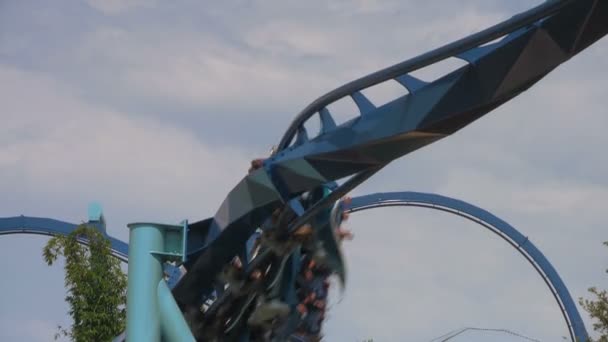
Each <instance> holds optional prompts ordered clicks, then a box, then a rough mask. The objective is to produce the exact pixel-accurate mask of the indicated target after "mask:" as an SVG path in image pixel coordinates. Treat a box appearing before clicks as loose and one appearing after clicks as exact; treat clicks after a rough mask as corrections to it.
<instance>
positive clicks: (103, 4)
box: [86, 0, 157, 14]
mask: <svg viewBox="0 0 608 342" xmlns="http://www.w3.org/2000/svg"><path fill="white" fill-rule="evenodd" d="M86 2H87V4H88V5H89V6H91V7H93V8H94V9H96V10H98V11H101V12H103V13H105V14H119V13H123V12H126V11H129V10H133V9H135V8H138V7H142V6H144V7H148V6H153V5H154V4H156V2H157V1H156V0H86Z"/></svg>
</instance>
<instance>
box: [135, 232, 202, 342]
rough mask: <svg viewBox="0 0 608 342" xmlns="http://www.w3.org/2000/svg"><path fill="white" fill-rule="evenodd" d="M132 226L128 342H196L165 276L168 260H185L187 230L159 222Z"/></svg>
mask: <svg viewBox="0 0 608 342" xmlns="http://www.w3.org/2000/svg"><path fill="white" fill-rule="evenodd" d="M128 227H129V230H130V231H129V273H128V285H127V342H140V341H146V342H160V341H166V342H182V341H184V342H185V341H187V342H191V341H195V339H194V337H193V335H192V332H191V331H190V328H189V327H188V324H187V323H186V320H185V319H184V316H183V315H182V313H181V311H180V310H179V308H178V306H177V303H176V302H175V299H174V298H173V295H172V294H171V290H169V287H168V286H167V283H166V282H165V279H164V274H163V264H164V262H165V261H175V262H181V261H183V258H184V250H183V246H184V240H185V238H186V237H185V235H186V227H185V226H184V225H183V224H182V225H167V224H158V223H131V224H129V225H128Z"/></svg>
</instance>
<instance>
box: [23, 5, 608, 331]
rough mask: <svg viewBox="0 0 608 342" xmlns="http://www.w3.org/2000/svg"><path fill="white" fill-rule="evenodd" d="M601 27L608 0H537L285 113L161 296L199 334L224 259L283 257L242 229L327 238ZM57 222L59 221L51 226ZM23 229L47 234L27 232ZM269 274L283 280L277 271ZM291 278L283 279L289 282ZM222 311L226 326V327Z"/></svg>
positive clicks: (190, 234) (525, 246) (524, 245)
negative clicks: (340, 207) (389, 93)
mask: <svg viewBox="0 0 608 342" xmlns="http://www.w3.org/2000/svg"><path fill="white" fill-rule="evenodd" d="M607 33H608V0H552V1H546V2H544V3H543V4H541V5H539V6H537V7H535V8H533V9H530V10H529V11H526V12H524V13H521V14H518V15H516V16H514V17H512V18H510V19H508V20H506V21H504V22H502V23H500V24H497V25H495V26H493V27H490V28H488V29H486V30H483V31H481V32H479V33H476V34H473V35H471V36H469V37H467V38H464V39H461V40H459V41H456V42H454V43H451V44H448V45H446V46H444V47H441V48H439V49H436V50H433V51H431V52H428V53H426V54H423V55H420V56H418V57H415V58H413V59H410V60H408V61H405V62H402V63H399V64H396V65H393V66H391V67H388V68H386V69H383V70H380V71H378V72H375V73H372V74H370V75H368V76H365V77H362V78H360V79H358V80H355V81H353V82H350V83H348V84H346V85H343V86H341V87H339V88H337V89H336V90H334V91H331V92H329V93H327V94H325V95H323V96H321V97H320V98H318V99H317V100H315V101H313V102H312V103H311V104H310V105H309V106H307V107H306V108H305V109H304V110H303V111H301V112H300V113H299V114H298V115H297V116H296V118H295V119H294V120H293V122H292V123H291V125H290V126H289V127H288V129H287V131H286V132H285V133H284V135H283V136H282V138H281V140H280V142H279V144H278V145H277V148H276V150H275V151H274V153H273V154H272V155H271V156H270V157H269V158H267V159H266V160H265V161H264V162H263V164H262V166H261V167H260V168H257V169H255V170H252V172H250V173H249V174H248V175H247V176H245V177H244V178H243V179H242V180H241V181H240V182H239V183H238V184H237V185H236V186H235V187H234V188H233V189H232V190H231V191H230V193H229V194H228V196H227V197H226V199H225V200H224V201H223V203H222V204H221V206H220V208H219V210H218V211H217V213H216V214H215V216H214V217H212V218H208V219H206V220H202V221H199V222H195V223H192V224H189V225H188V226H187V227H186V228H187V245H186V248H185V251H184V254H185V259H187V261H186V262H185V263H184V266H185V267H186V269H187V273H186V274H185V275H184V276H183V277H182V278H181V280H180V281H179V282H178V283H177V285H176V286H175V287H174V288H173V290H172V293H173V296H174V298H175V300H176V302H177V303H178V305H179V308H180V309H181V310H182V311H183V312H184V314H185V316H186V317H187V319H188V321H189V322H190V323H191V328H192V330H193V333H194V335H195V337H196V338H197V339H199V340H201V339H202V336H203V335H202V334H203V333H204V329H201V328H200V327H201V326H202V325H200V324H199V323H200V322H201V320H202V318H201V317H202V315H203V313H202V311H201V305H202V303H203V300H205V299H206V298H209V296H210V295H211V294H212V293H215V292H218V291H217V280H218V276H219V275H220V273H221V272H222V270H224V269H225V267H226V265H229V264H230V263H231V262H232V260H233V259H234V257H235V256H241V257H243V262H244V265H245V269H246V274H247V275H248V276H249V275H251V274H252V272H254V271H255V267H262V266H263V268H264V269H270V270H272V271H273V273H276V272H275V269H276V264H277V263H279V264H283V262H284V259H283V258H284V257H285V256H282V255H275V254H277V253H274V252H268V253H260V254H259V255H258V256H257V257H255V258H253V259H251V260H249V252H250V248H251V247H250V242H251V239H252V236H254V234H255V233H256V231H257V230H259V229H260V227H265V226H267V223H268V222H269V221H272V220H271V218H272V217H273V214H274V213H276V212H280V213H281V216H280V217H281V219H280V220H279V225H277V226H273V228H272V230H273V232H274V234H275V235H276V236H283V237H287V238H288V239H292V238H293V236H294V232H296V231H297V230H298V229H300V228H301V227H303V226H305V225H307V224H311V225H313V226H314V228H315V232H316V233H317V236H324V238H323V239H325V240H324V241H322V242H323V243H322V245H324V246H328V245H331V244H332V243H333V242H332V241H331V237H332V236H333V235H332V234H331V232H330V234H329V235H328V234H325V235H323V234H322V233H323V232H327V229H331V228H328V227H330V226H331V225H330V224H328V220H329V218H330V215H327V213H328V212H329V210H330V209H331V208H332V207H333V208H335V206H336V203H337V201H339V200H340V198H342V197H343V196H344V195H345V194H346V193H347V192H349V191H351V190H352V189H354V188H356V187H357V186H358V185H359V184H361V183H363V182H364V181H365V180H367V179H368V178H370V177H372V176H373V175H374V174H375V173H376V172H378V171H379V170H381V169H382V168H383V167H384V166H386V165H388V164H389V163H390V162H391V161H393V160H395V159H397V158H400V157H402V156H405V155H407V154H409V153H411V152H414V151H416V150H418V149H420V148H422V147H424V146H426V145H429V144H431V143H433V142H436V141H438V140H440V139H443V138H445V137H447V136H449V135H451V134H453V133H455V132H457V131H459V130H460V129H462V128H464V127H466V126H467V125H469V124H470V123H472V122H474V121H475V120H477V119H479V118H481V117H482V116H484V115H485V114H487V113H489V112H491V111H492V110H494V109H496V108H497V107H499V106H501V105H502V104H504V103H506V102H508V101H510V100H511V99H513V98H515V97H516V96H517V95H519V94H521V93H522V92H524V91H525V90H527V89H529V88H530V87H531V86H533V85H534V84H536V83H537V82H538V81H540V80H541V79H542V78H543V77H545V76H546V75H547V74H548V73H550V72H551V71H553V70H554V69H555V68H557V67H558V66H559V65H561V64H562V63H564V62H566V61H568V60H569V59H570V58H572V57H574V56H575V55H577V54H578V53H579V52H581V51H583V50H584V49H586V48H588V47H589V46H590V45H592V44H593V43H595V42H596V41H597V40H599V39H601V38H602V37H603V36H605V35H606V34H607ZM448 58H458V59H461V60H463V61H465V62H466V65H465V66H463V67H460V68H459V69H457V70H454V71H451V72H449V73H447V74H445V75H444V76H442V77H439V78H438V79H436V80H432V81H427V80H420V79H418V78H416V77H414V76H413V75H412V73H413V72H415V71H417V70H420V69H423V68H425V67H429V66H432V65H435V64H437V63H439V62H441V61H444V60H446V59H448ZM391 80H394V81H396V82H398V83H399V84H401V85H402V86H403V88H404V89H403V90H404V93H405V94H404V95H403V96H400V97H398V98H396V99H394V100H393V101H390V102H388V103H386V104H383V105H380V106H376V104H374V103H373V102H372V101H371V100H370V99H368V98H367V97H366V96H365V95H364V93H363V91H365V90H366V89H368V88H372V87H374V86H376V85H379V84H381V83H383V82H386V81H391ZM295 81H297V80H295ZM343 99H350V100H352V101H353V102H354V104H355V105H356V107H357V108H358V113H353V118H352V119H351V120H349V121H347V122H344V123H339V124H338V123H336V120H335V118H334V116H333V114H332V113H331V111H330V109H331V108H330V106H331V105H332V104H334V103H335V102H336V101H340V100H343ZM311 119H318V120H319V122H320V132H319V134H318V135H316V136H309V132H307V129H306V124H307V123H308V121H309V120H311ZM337 182H339V183H337ZM327 188H331V190H332V191H331V192H330V193H324V195H323V196H321V197H314V196H312V195H311V194H313V193H315V192H316V191H317V190H319V189H327ZM311 198H313V199H314V200H311ZM338 203H339V202H338ZM420 205H422V204H420ZM353 210H354V209H353ZM332 212H333V211H332ZM29 219H30V221H28V220H26V218H22V219H21V221H19V220H20V219H19V218H12V220H13V221H14V222H13V223H12V225H13V226H14V228H11V229H13V230H12V231H14V232H19V231H28V229H31V227H34V226H36V224H35V219H33V218H29ZM56 225H57V227H61V226H62V225H63V226H64V227H65V223H62V222H57V223H56ZM490 225H491V224H490ZM19 226H20V227H19ZM28 226H31V227H30V228H28ZM492 226H493V225H492ZM493 227H495V226H493ZM488 228H490V227H488ZM495 228H496V227H495ZM32 232H37V233H46V231H44V230H35V229H34V230H32ZM501 237H503V238H505V237H504V236H501ZM507 238H508V239H507ZM507 238H505V239H506V240H507V241H509V242H510V243H512V244H517V248H518V249H519V250H520V252H521V253H522V254H524V256H526V258H528V260H530V258H532V259H533V261H531V263H532V264H533V265H534V266H535V268H536V269H537V271H539V273H541V275H543V277H544V279H545V280H546V281H548V285H549V287H550V288H552V291H553V293H554V295H556V293H557V295H556V299H557V300H558V303H561V304H560V307H561V308H562V311H563V312H565V314H564V315H565V317H566V320H567V321H568V322H569V325H570V327H571V328H570V330H571V335H572V336H573V338H574V337H578V336H586V333H584V327H582V325H580V326H579V325H578V324H579V323H578V322H579V321H580V317H578V316H577V315H578V313H577V312H576V314H574V313H573V311H572V308H573V306H572V305H571V302H572V301H571V299H570V301H568V300H564V298H565V297H564V298H562V296H564V294H563V290H565V287H563V288H562V285H563V284H561V280H559V281H557V279H559V277H557V279H556V278H555V277H554V276H556V275H557V274H556V273H555V272H554V270H553V272H552V268H551V267H547V265H549V266H550V264H548V262H546V263H545V262H544V261H542V260H543V258H544V257H543V258H540V259H539V255H538V254H540V252H538V250H536V249H535V247H534V246H533V245H532V244H531V243H529V242H524V241H520V237H516V239H514V238H513V237H511V236H507ZM288 241H289V242H291V240H288ZM289 245H290V247H289V248H287V247H285V248H284V251H283V252H284V253H286V255H290V253H295V252H294V251H295V249H296V247H294V245H293V244H289ZM514 246H515V245H514ZM123 247H124V246H123ZM537 252H538V253H537ZM336 253H339V251H337V250H335V249H334V251H333V252H332V253H329V254H334V256H335V254H336ZM535 253H537V254H536V255H535ZM540 256H542V254H541V255H540ZM273 258H274V259H273ZM277 259H280V260H282V261H276V260H277ZM334 259H335V260H337V259H336V258H334ZM273 260H275V261H273ZM538 260H541V262H540V263H539V261H538ZM545 261H546V259H545ZM256 265H257V266H256ZM335 265H339V263H336V264H335ZM292 273H293V272H292ZM277 274H278V275H277V277H282V267H279V268H278V273H277ZM284 280H285V281H288V279H287V278H285V279H284ZM290 281H291V282H292V284H293V281H294V280H293V279H291V280H290ZM274 283H275V282H273V284H274ZM556 284H557V285H556ZM560 284H561V285H560ZM294 286H295V285H294ZM292 290H293V289H292ZM220 292H221V291H220ZM261 292H263V289H261V288H260V287H259V286H258V287H251V288H250V290H249V292H248V293H247V296H246V297H247V298H248V299H247V303H251V302H252V298H254V297H255V296H257V295H261V294H262V293H261ZM566 292H567V290H566ZM568 298H569V296H568ZM220 302H221V303H224V302H223V301H220V300H219V299H218V301H217V303H220ZM226 302H228V303H229V302H230V301H229V300H226ZM218 305H219V304H218ZM218 305H216V306H215V307H217V306H218ZM290 305H293V303H290ZM574 310H576V308H575V307H574ZM212 311H213V310H212ZM213 312H214V311H213ZM235 315H236V316H233V317H232V318H234V317H239V319H240V317H242V316H243V312H242V311H241V312H240V313H239V312H237V313H236V314H235ZM232 318H230V320H229V322H230V324H231V325H234V324H236V323H235V322H233V320H232ZM223 323H227V322H223ZM581 324H582V323H581ZM243 326H245V325H243ZM243 329H244V330H243V331H242V333H241V334H236V335H235V337H236V339H238V340H239V341H240V339H241V337H242V336H243V334H245V335H246V334H247V328H246V327H244V328H243Z"/></svg>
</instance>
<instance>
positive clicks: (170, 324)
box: [157, 280, 195, 342]
mask: <svg viewBox="0 0 608 342" xmlns="http://www.w3.org/2000/svg"><path fill="white" fill-rule="evenodd" d="M157 290H158V305H159V309H160V324H161V331H162V336H163V341H169V342H189V341H192V342H194V341H195V339H194V336H192V332H191V331H190V327H189V326H188V323H187V322H186V320H185V319H184V316H183V315H182V311H181V310H180V309H179V307H178V306H177V304H176V303H175V299H174V298H173V294H171V290H170V289H169V287H168V286H167V283H166V282H165V281H164V280H161V281H160V282H159V283H158V287H157Z"/></svg>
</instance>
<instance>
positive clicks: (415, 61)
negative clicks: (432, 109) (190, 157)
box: [277, 0, 577, 151]
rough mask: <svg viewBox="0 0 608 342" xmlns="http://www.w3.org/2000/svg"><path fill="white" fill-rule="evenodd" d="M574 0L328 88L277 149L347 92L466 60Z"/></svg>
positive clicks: (554, 1)
mask: <svg viewBox="0 0 608 342" xmlns="http://www.w3.org/2000/svg"><path fill="white" fill-rule="evenodd" d="M575 1H577V0H550V1H546V2H545V3H543V4H541V5H539V6H537V7H535V8H533V9H530V10H529V11H527V12H525V13H521V14H518V15H515V16H513V17H512V18H511V19H508V20H506V21H503V22H501V23H499V24H497V25H494V26H492V27H489V28H487V29H485V30H483V31H480V32H478V33H475V34H473V35H470V36H468V37H466V38H463V39H460V40H457V41H455V42H453V43H450V44H447V45H444V46H442V47H440V48H437V49H435V50H432V51H429V52H427V53H425V54H422V55H419V56H417V57H414V58H412V59H409V60H407V61H404V62H401V63H398V64H395V65H392V66H390V67H387V68H384V69H382V70H378V71H376V72H374V73H371V74H369V75H367V76H363V77H361V78H359V79H356V80H354V81H351V82H349V83H347V84H344V85H343V86H341V87H339V88H336V89H334V90H332V91H331V92H329V93H327V94H325V95H323V96H321V97H319V98H318V99H316V100H315V101H313V102H312V103H311V104H309V105H308V106H307V107H306V108H304V109H303V110H302V111H301V112H300V113H298V115H297V116H296V117H295V119H294V120H293V121H292V123H291V124H290V125H289V127H288V128H287V131H286V132H285V133H284V135H283V137H282V138H281V141H280V142H279V144H278V146H277V147H278V151H281V150H284V149H286V148H287V147H289V145H290V143H291V142H292V140H293V138H294V137H295V136H296V135H297V134H298V131H299V130H301V128H302V126H303V124H304V123H305V122H306V121H308V120H309V119H310V118H311V117H313V116H314V115H316V114H317V113H319V115H324V113H321V112H322V111H323V112H325V115H329V116H331V114H329V112H328V111H327V109H326V107H327V106H328V105H330V104H332V103H334V102H336V101H338V100H340V99H342V98H344V97H347V96H351V97H353V100H355V99H354V95H355V94H357V95H358V96H359V97H361V96H362V94H361V93H360V91H361V90H364V89H366V88H370V87H372V86H374V85H377V84H380V83H382V82H385V81H388V80H392V79H397V78H399V77H400V76H404V75H406V76H408V75H407V74H408V73H410V72H413V71H416V70H419V69H422V68H424V67H427V66H429V65H432V64H435V63H438V62H441V61H443V60H445V59H448V58H450V57H456V58H459V59H463V60H465V61H466V62H469V60H468V59H465V58H463V55H462V54H464V53H466V52H471V51H474V50H475V49H480V48H479V47H480V46H482V45H484V44H486V43H489V42H492V41H493V40H496V39H498V38H501V37H504V36H506V35H508V34H510V33H513V32H514V31H516V30H518V29H521V28H522V27H525V26H526V25H530V24H533V23H535V22H537V21H539V20H542V19H544V18H547V17H549V16H551V15H553V14H555V13H557V12H558V11H560V10H561V9H563V8H564V7H565V6H568V5H570V4H572V3H573V2H575ZM411 90H412V89H410V91H411ZM355 102H357V101H355ZM321 122H322V123H323V122H324V120H323V119H321Z"/></svg>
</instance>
